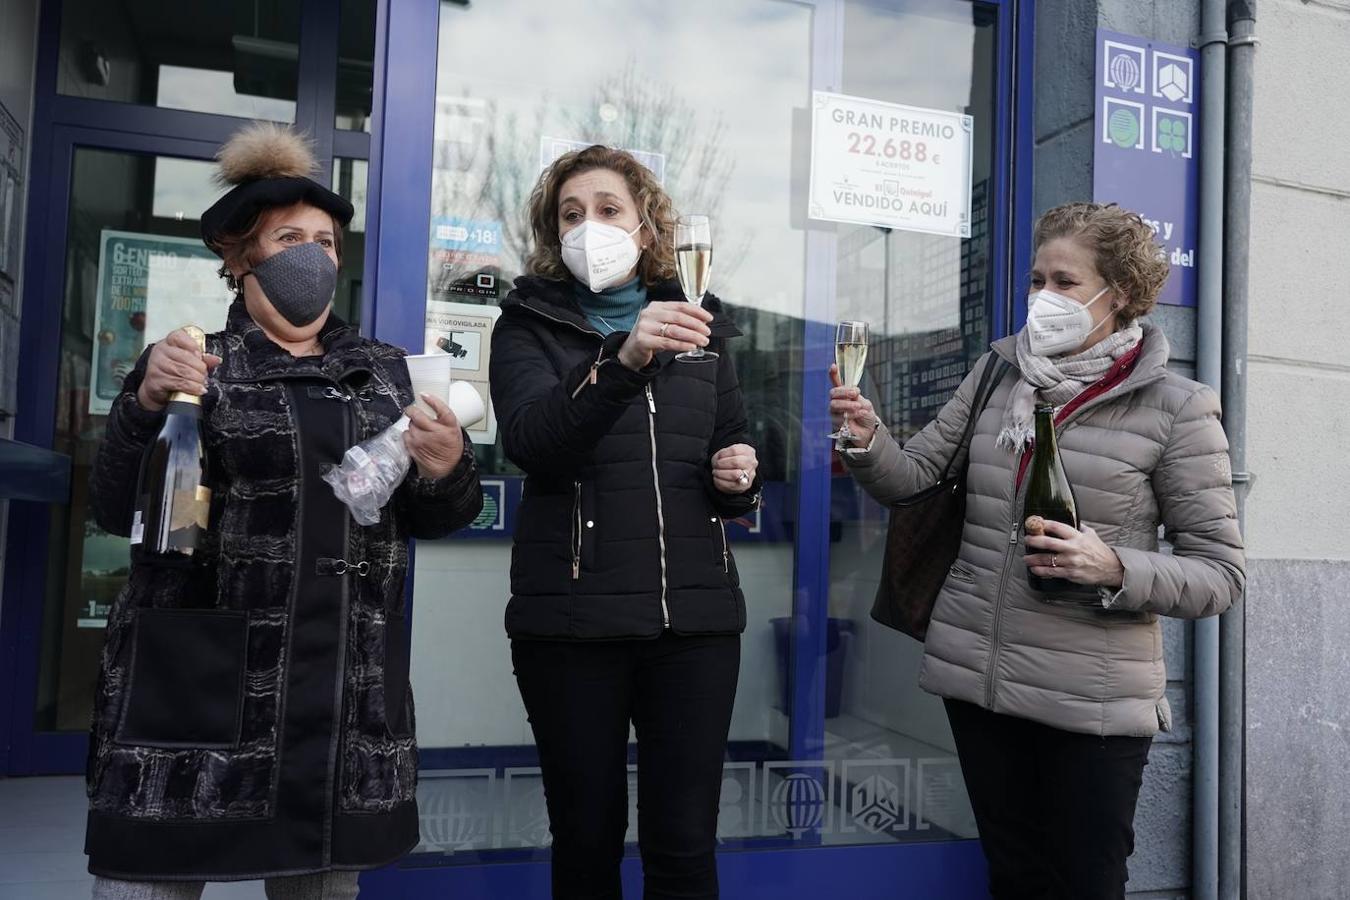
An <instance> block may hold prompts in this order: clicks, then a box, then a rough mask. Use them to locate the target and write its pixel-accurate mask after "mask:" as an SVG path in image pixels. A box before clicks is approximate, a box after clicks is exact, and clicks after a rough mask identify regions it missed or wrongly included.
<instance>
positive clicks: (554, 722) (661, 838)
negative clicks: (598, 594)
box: [511, 634, 741, 900]
mask: <svg viewBox="0 0 1350 900" xmlns="http://www.w3.org/2000/svg"><path fill="white" fill-rule="evenodd" d="M740 658H741V644H740V638H739V637H738V636H735V635H716V636H692V637H678V636H675V635H670V634H667V635H664V636H662V637H660V638H658V639H656V640H647V641H607V642H603V643H602V642H578V641H527V640H516V641H512V642H511V659H512V662H513V663H514V664H515V671H516V682H517V684H518V685H519V686H520V695H521V697H522V698H523V699H524V701H525V710H526V712H527V713H528V714H529V717H530V727H531V728H532V729H533V730H534V739H535V743H536V744H537V745H538V747H539V765H540V768H542V769H543V778H544V796H545V799H546V801H547V803H548V816H549V829H550V831H551V832H552V834H553V898H554V900H620V898H622V896H623V892H622V888H621V886H620V880H619V863H620V861H621V860H622V859H623V839H624V833H625V832H626V831H627V830H628V771H627V762H628V724H629V722H630V721H631V722H632V723H633V727H634V730H635V731H636V733H637V758H638V763H637V765H638V846H639V848H640V850H641V852H642V871H643V882H644V890H643V897H644V898H646V900H665V898H677V897H678V898H716V897H717V861H716V857H715V855H714V851H715V849H716V843H717V810H718V801H719V799H720V796H721V790H722V760H723V756H724V754H725V751H726V744H727V731H728V730H729V729H730V727H731V707H732V703H733V701H734V700H735V697H736V679H737V676H738V674H739V672H740Z"/></svg>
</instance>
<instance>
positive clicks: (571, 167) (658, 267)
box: [525, 144, 675, 285]
mask: <svg viewBox="0 0 1350 900" xmlns="http://www.w3.org/2000/svg"><path fill="white" fill-rule="evenodd" d="M596 169H608V170H609V171H611V172H613V173H614V174H616V175H618V176H619V177H621V178H623V180H624V182H625V183H626V184H627V185H628V190H629V192H630V193H631V194H632V195H633V200H634V201H635V202H636V203H637V209H638V216H639V217H640V218H641V219H642V226H643V227H644V228H646V229H647V231H648V232H649V233H650V234H651V236H652V240H651V242H650V243H648V245H647V247H646V249H645V250H643V251H642V258H641V259H639V260H638V265H637V270H638V277H639V278H641V279H642V283H643V284H645V285H653V284H657V283H658V282H661V281H665V280H666V279H669V278H674V277H675V207H674V204H673V203H672V202H671V200H670V195H669V194H667V193H666V191H665V189H664V188H662V187H661V183H660V182H659V181H657V180H656V176H655V175H653V174H652V172H651V170H650V169H648V168H647V167H646V166H644V165H643V164H642V163H640V162H638V161H637V160H636V159H634V158H633V156H632V155H631V154H629V153H625V152H624V151H622V150H615V149H614V148H612V147H606V146H604V145H603V144H594V145H592V146H590V147H587V148H586V149H584V150H573V151H572V152H571V153H564V154H563V155H562V156H560V157H558V159H557V160H555V161H554V163H553V165H551V166H549V167H548V168H547V169H545V170H544V173H543V174H542V175H540V176H539V183H538V184H536V185H535V186H534V190H533V191H532V192H531V193H530V206H529V212H530V231H531V232H532V233H533V246H532V248H531V249H530V253H529V256H527V257H526V258H525V271H526V272H528V273H530V274H531V275H539V276H542V277H544V278H557V279H566V278H571V277H572V273H571V272H569V271H568V269H567V266H566V265H565V264H564V263H563V260H562V244H561V237H560V236H559V233H558V195H559V194H560V193H561V192H562V186H563V185H564V184H566V183H567V181H568V179H570V178H572V177H573V176H576V175H582V174H584V173H586V172H593V171H595V170H596Z"/></svg>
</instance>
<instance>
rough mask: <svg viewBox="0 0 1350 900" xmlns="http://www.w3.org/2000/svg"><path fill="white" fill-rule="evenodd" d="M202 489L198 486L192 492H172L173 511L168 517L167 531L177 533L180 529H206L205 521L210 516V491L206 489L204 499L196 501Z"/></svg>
mask: <svg viewBox="0 0 1350 900" xmlns="http://www.w3.org/2000/svg"><path fill="white" fill-rule="evenodd" d="M202 490H203V488H202V486H201V485H198V486H197V487H196V488H195V489H193V490H180V491H174V492H173V507H172V509H173V511H172V513H171V514H170V516H169V530H170V531H178V530H179V529H182V528H191V527H192V526H194V525H195V526H197V527H198V528H206V523H207V519H208V518H209V517H210V514H211V491H210V489H209V488H206V489H205V491H206V499H205V500H201V499H198V498H199V497H200V496H201V492H202Z"/></svg>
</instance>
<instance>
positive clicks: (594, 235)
mask: <svg viewBox="0 0 1350 900" xmlns="http://www.w3.org/2000/svg"><path fill="white" fill-rule="evenodd" d="M641 228H642V223H641V222H639V223H638V226H637V228H634V229H633V230H632V231H624V230H623V229H622V228H618V227H616V226H614V225H606V224H605V223H604V222H592V221H590V220H587V221H585V222H582V223H581V224H580V225H578V226H577V227H576V228H573V229H572V230H571V231H569V232H567V234H564V235H563V236H562V240H561V243H562V258H563V264H564V265H566V266H567V270H568V271H569V272H571V273H572V276H573V277H574V278H576V280H577V281H580V282H581V283H582V284H584V285H586V286H587V287H589V288H590V289H591V290H593V291H596V292H599V291H603V290H604V289H605V288H607V287H612V286H614V285H616V284H618V283H619V282H620V281H622V280H623V278H624V276H626V275H627V274H628V273H629V272H631V271H632V270H633V266H635V265H637V261H638V258H639V257H641V256H642V251H641V250H639V249H638V245H637V244H636V243H635V242H634V241H633V235H635V234H637V233H638V231H640V230H641Z"/></svg>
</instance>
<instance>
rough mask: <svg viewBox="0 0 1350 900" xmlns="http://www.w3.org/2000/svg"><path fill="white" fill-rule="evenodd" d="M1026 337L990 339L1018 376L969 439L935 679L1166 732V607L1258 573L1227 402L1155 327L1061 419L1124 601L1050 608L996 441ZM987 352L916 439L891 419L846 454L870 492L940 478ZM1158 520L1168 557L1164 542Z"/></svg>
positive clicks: (938, 619)
mask: <svg viewBox="0 0 1350 900" xmlns="http://www.w3.org/2000/svg"><path fill="white" fill-rule="evenodd" d="M1014 346H1015V338H1007V339H1004V340H1002V341H999V342H998V343H996V344H994V345H993V352H994V353H997V354H998V355H1000V356H1002V357H1003V358H1005V359H1007V360H1008V361H1009V362H1010V363H1013V365H1014V369H1013V370H1012V371H1010V372H1009V373H1008V374H1006V375H1005V376H1004V378H1003V381H1002V383H1001V384H999V385H998V387H997V388H996V389H995V391H994V393H993V395H992V397H991V399H990V401H989V405H988V407H987V408H986V409H985V410H984V413H983V414H982V415H981V416H980V418H979V422H978V424H977V427H976V431H975V435H974V438H973V439H972V441H971V449H970V454H971V455H970V468H969V472H968V476H967V491H968V493H967V504H966V524H965V530H964V533H963V536H962V541H961V550H960V554H959V556H958V557H957V561H956V563H955V564H954V565H953V566H952V568H951V571H950V573H949V574H948V576H947V581H946V583H945V584H944V585H943V588H942V591H941V593H940V594H939V595H938V599H937V605H936V607H935V608H934V611H933V621H932V625H931V626H930V628H929V632H928V639H927V642H926V644H925V647H924V659H923V667H922V669H921V672H920V679H919V681H920V685H921V686H922V687H923V688H924V689H925V690H927V691H930V692H932V693H934V694H938V695H940V696H943V697H949V698H953V699H957V700H964V701H967V702H969V703H975V704H978V705H980V706H982V707H984V708H986V709H991V710H993V711H995V712H998V713H1005V714H1007V715H1013V716H1020V717H1022V718H1026V719H1032V720H1034V721H1037V722H1042V723H1045V724H1047V725H1051V726H1054V727H1056V728H1061V729H1065V730H1067V731H1074V732H1081V733H1086V734H1097V735H1135V736H1149V735H1153V734H1155V733H1156V732H1157V731H1158V730H1159V729H1160V728H1162V729H1166V728H1167V727H1169V724H1170V713H1169V711H1168V709H1167V702H1166V700H1165V699H1164V697H1163V689H1164V687H1165V685H1166V683H1167V675H1166V672H1165V671H1164V668H1163V649H1162V634H1161V628H1160V626H1159V623H1158V616H1160V615H1161V616H1177V617H1180V618H1200V617H1203V616H1212V615H1216V614H1218V613H1221V612H1223V611H1224V610H1225V609H1227V608H1228V606H1229V605H1230V604H1231V603H1232V602H1233V600H1234V598H1236V597H1238V596H1240V595H1241V593H1242V590H1243V585H1244V580H1245V576H1244V572H1243V569H1244V565H1245V560H1244V555H1243V548H1242V537H1241V535H1240V534H1239V533H1238V525H1237V516H1236V509H1235V505H1234V500H1233V491H1232V475H1231V470H1230V466H1229V459H1228V441H1227V439H1226V438H1225V436H1224V432H1223V428H1222V427H1221V425H1220V423H1219V401H1218V398H1217V397H1216V396H1215V395H1214V392H1213V391H1212V390H1210V389H1209V388H1208V387H1205V386H1204V385H1201V384H1198V383H1196V382H1194V381H1190V380H1188V379H1186V378H1182V377H1181V376H1179V375H1177V374H1175V373H1174V372H1171V371H1169V370H1168V369H1167V368H1166V364H1167V356H1168V346H1167V340H1166V338H1165V337H1164V336H1163V334H1162V332H1161V331H1159V330H1158V329H1157V328H1155V327H1152V326H1150V325H1147V324H1146V325H1145V326H1144V339H1143V347H1142V349H1141V353H1140V357H1139V360H1138V362H1137V363H1136V365H1135V367H1134V369H1133V371H1132V372H1131V373H1130V374H1129V375H1128V376H1127V377H1126V378H1125V380H1124V381H1123V382H1121V383H1119V384H1117V385H1116V386H1115V387H1113V388H1112V389H1110V390H1108V391H1106V392H1105V393H1104V394H1102V395H1101V396H1099V397H1096V398H1095V399H1093V400H1091V401H1089V402H1087V403H1085V404H1084V405H1083V406H1082V407H1081V408H1079V409H1078V410H1077V411H1076V412H1074V413H1073V414H1072V415H1071V417H1070V418H1069V419H1068V420H1067V421H1065V422H1064V423H1063V425H1062V426H1061V427H1060V430H1059V447H1060V453H1061V455H1062V457H1063V460H1064V467H1065V469H1066V470H1067V472H1068V476H1069V480H1070V481H1071V482H1072V483H1073V485H1074V492H1075V495H1076V497H1077V500H1078V506H1079V510H1078V512H1079V517H1080V519H1081V520H1082V521H1083V522H1084V523H1085V524H1087V525H1090V526H1092V527H1093V528H1094V529H1096V530H1097V533H1098V534H1099V535H1100V537H1101V539H1102V540H1103V541H1105V542H1106V543H1107V544H1108V545H1109V546H1110V547H1112V548H1113V549H1114V550H1115V551H1116V554H1117V555H1118V556H1119V557H1120V561H1121V563H1122V564H1123V565H1124V568H1125V584H1124V588H1123V590H1121V591H1120V592H1119V593H1118V594H1115V595H1114V596H1112V595H1110V594H1109V593H1108V592H1105V591H1102V592H1098V591H1096V590H1090V589H1085V590H1084V591H1083V593H1082V595H1081V596H1079V595H1074V596H1072V597H1070V598H1069V599H1068V600H1065V601H1061V602H1056V603H1048V602H1046V601H1045V600H1044V599H1042V598H1043V597H1045V596H1046V595H1043V594H1039V593H1037V592H1035V591H1032V590H1031V588H1030V587H1029V586H1028V584H1027V572H1026V566H1025V565H1024V564H1023V562H1022V558H1023V555H1024V554H1025V552H1026V551H1025V548H1024V546H1023V545H1022V539H1021V531H1020V529H1019V527H1018V525H1019V520H1020V518H1021V516H1020V512H1021V509H1022V492H1021V491H1019V490H1017V489H1016V487H1015V485H1014V482H1015V480H1016V477H1017V469H1018V463H1019V459H1018V458H1017V457H1015V456H1013V455H1012V454H1010V453H1008V452H1007V451H1004V450H1000V449H997V448H996V447H995V446H994V440H995V438H996V437H997V435H998V432H999V429H1000V427H1001V425H1002V422H1003V411H1004V407H1005V405H1006V403H1007V400H1008V394H1009V391H1010V390H1011V388H1012V385H1013V383H1014V378H1015V377H1017V370H1016V368H1015V366H1016V352H1015V349H1014ZM988 362H989V360H988V357H987V356H986V357H985V358H984V359H982V360H981V361H980V363H979V365H977V366H976V367H975V369H974V370H973V371H972V374H971V375H970V376H968V377H967V378H966V379H965V381H964V382H963V383H962V384H961V386H960V388H959V389H958V390H957V392H956V394H955V396H954V397H953V398H952V400H951V401H950V402H948V403H947V405H946V406H944V407H943V408H942V411H941V412H940V413H939V414H938V417H937V418H936V419H935V420H934V421H932V422H930V423H929V424H928V425H927V427H925V428H924V429H923V430H922V431H921V432H919V433H918V434H917V435H915V436H914V437H913V439H911V440H910V441H909V442H908V443H906V444H905V446H904V447H903V448H902V447H901V446H900V445H899V444H898V443H897V442H896V441H895V439H894V438H893V437H891V436H890V434H889V433H887V432H886V431H885V430H884V429H880V428H879V429H878V430H877V436H876V438H875V439H874V440H873V442H872V445H871V446H870V447H869V448H867V449H866V450H863V451H849V452H848V453H846V454H845V457H846V460H845V461H846V464H847V465H848V467H849V469H850V471H851V472H852V474H853V476H854V477H855V478H856V479H857V480H858V482H859V484H861V485H862V486H863V488H865V489H866V490H867V492H868V493H870V494H871V495H872V496H873V497H875V498H876V499H877V500H879V501H881V502H882V503H884V504H889V503H891V502H892V501H895V500H898V499H900V498H902V497H906V496H909V495H910V494H913V493H915V492H917V491H919V490H921V489H923V488H925V487H928V486H929V485H932V484H934V483H936V481H937V479H938V473H939V472H941V470H942V468H943V466H944V465H945V464H946V462H947V460H948V458H949V457H951V456H952V455H953V454H955V453H957V452H958V444H959V442H960V439H961V433H962V430H963V428H964V426H965V422H966V417H967V413H968V412H969V409H970V405H971V400H972V396H973V394H974V392H975V387H976V381H977V380H978V373H979V372H980V371H982V369H983V366H984V365H986V364H987V363H988ZM957 464H958V465H959V464H960V460H959V459H958V460H957ZM1022 487H1023V488H1024V487H1025V482H1024V483H1023V485H1022ZM1160 524H1161V525H1163V526H1164V527H1165V532H1166V539H1167V541H1168V542H1169V543H1170V544H1171V545H1172V548H1173V550H1172V553H1171V554H1170V555H1169V554H1164V553H1160V552H1159V550H1158V526H1159V525H1160ZM1108 606H1109V608H1107V607H1108Z"/></svg>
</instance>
